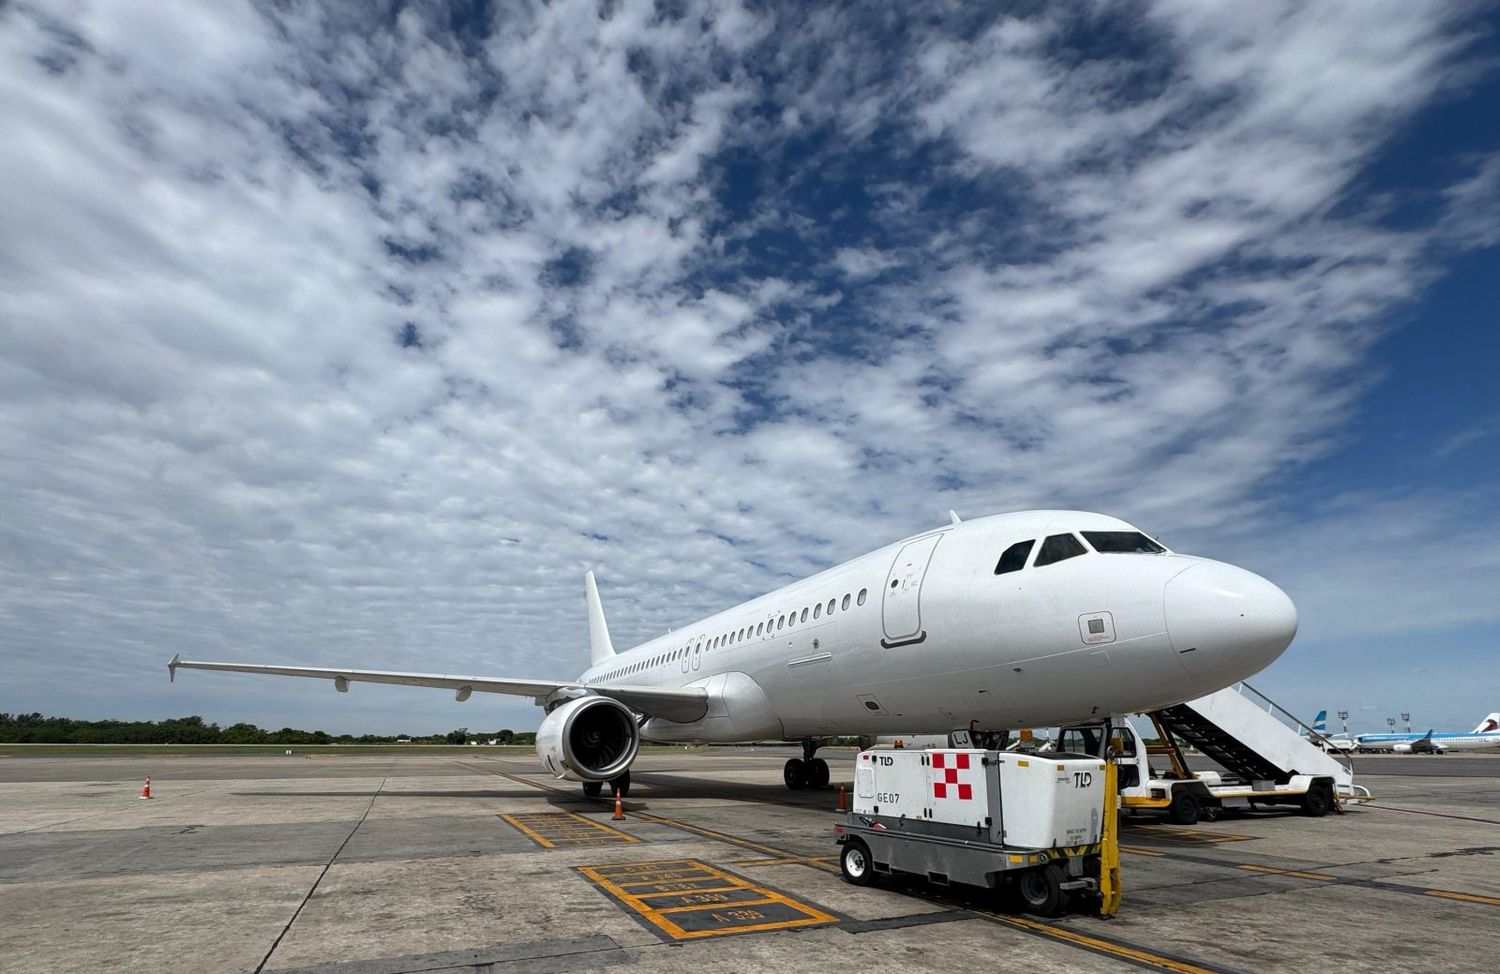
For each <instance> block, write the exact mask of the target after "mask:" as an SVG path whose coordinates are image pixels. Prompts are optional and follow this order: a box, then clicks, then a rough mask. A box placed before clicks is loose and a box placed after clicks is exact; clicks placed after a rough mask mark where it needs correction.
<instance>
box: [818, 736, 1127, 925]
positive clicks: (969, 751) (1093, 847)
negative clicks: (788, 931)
mask: <svg viewBox="0 0 1500 974" xmlns="http://www.w3.org/2000/svg"><path fill="white" fill-rule="evenodd" d="M854 768H855V772H854V801H853V805H852V810H851V811H849V812H848V814H847V816H846V817H845V818H844V820H843V821H842V822H841V823H840V824H838V825H837V826H835V829H834V833H835V838H836V840H837V842H838V843H839V846H840V854H839V864H840V868H841V871H842V872H843V875H844V879H845V880H847V881H848V882H850V883H853V884H854V885H856V886H865V885H869V884H870V883H872V882H875V881H876V880H877V878H880V877H889V876H894V875H897V874H905V875H910V876H916V877H921V878H923V879H926V880H927V881H928V882H931V883H934V884H937V885H943V886H946V885H948V884H950V883H962V884H966V885H970V886H979V887H985V888H989V889H1001V888H1004V889H1007V890H1009V891H1010V892H1011V893H1012V894H1013V896H1014V897H1015V898H1016V899H1018V900H1019V902H1020V905H1021V906H1022V907H1023V908H1025V909H1026V910H1028V911H1030V912H1032V913H1036V914H1039V915H1042V916H1055V915H1057V914H1058V913H1060V912H1062V911H1063V909H1064V908H1065V907H1066V905H1067V903H1068V901H1069V900H1070V898H1071V897H1073V896H1079V897H1086V898H1090V899H1096V900H1097V902H1098V904H1099V910H1100V912H1101V913H1102V914H1104V915H1111V914H1113V913H1114V912H1115V910H1116V909H1118V907H1119V902H1120V881H1119V851H1118V848H1117V846H1116V844H1115V842H1116V815H1117V802H1116V798H1115V790H1114V780H1113V779H1114V770H1115V769H1114V768H1113V767H1111V766H1109V765H1108V764H1106V762H1104V761H1102V760H1100V759H1099V758H1096V757H1091V756H1088V755H1085V754H1064V753H1058V752H1050V751H1049V752H1039V753H1034V754H1018V753H1014V752H1006V751H994V750H982V749H976V748H934V749H931V750H908V749H898V748H875V749H871V750H867V751H862V752H861V753H860V754H859V755H858V757H857V759H856V760H855V765H854Z"/></svg>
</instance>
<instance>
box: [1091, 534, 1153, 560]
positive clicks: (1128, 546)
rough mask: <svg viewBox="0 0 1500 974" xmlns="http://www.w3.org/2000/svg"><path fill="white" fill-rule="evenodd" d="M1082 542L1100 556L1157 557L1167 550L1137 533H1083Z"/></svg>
mask: <svg viewBox="0 0 1500 974" xmlns="http://www.w3.org/2000/svg"><path fill="white" fill-rule="evenodd" d="M1083 540H1085V541H1087V542H1088V543H1089V544H1090V545H1091V546H1093V549H1094V550H1095V551H1097V552H1099V553H1100V554H1101V555H1134V554H1141V555H1159V554H1162V553H1163V552H1165V551H1166V550H1167V549H1165V548H1163V547H1162V546H1161V545H1159V544H1157V543H1156V542H1155V541H1152V540H1151V539H1150V538H1148V537H1146V536H1145V535H1144V534H1141V533H1140V532H1139V531H1085V532H1083Z"/></svg>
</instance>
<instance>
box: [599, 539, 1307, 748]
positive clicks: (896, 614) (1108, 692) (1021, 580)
mask: <svg viewBox="0 0 1500 974" xmlns="http://www.w3.org/2000/svg"><path fill="white" fill-rule="evenodd" d="M1090 535H1093V536H1094V539H1095V540H1094V541H1093V542H1091V541H1090V540H1089V539H1090ZM1130 535H1134V536H1136V537H1140V538H1141V539H1142V542H1143V546H1146V547H1148V548H1155V547H1156V546H1155V545H1154V544H1152V543H1150V542H1149V541H1148V540H1146V539H1144V537H1143V536H1140V535H1139V533H1138V532H1137V531H1136V529H1135V528H1134V527H1132V526H1130V525H1129V524H1126V523H1125V522H1123V521H1120V520H1118V519H1116V518H1111V517H1106V516H1104V515H1099V514H1089V513H1083V512H1074V511H1033V512H1024V513H1019V514H1005V515H998V516H995V517H988V518H982V519H977V520H974V521H967V522H961V523H956V524H952V525H948V526H945V527H943V528H939V529H937V530H934V531H929V532H925V533H923V534H920V535H916V536H914V537H912V538H908V539H906V540H904V541H900V542H897V543H895V544H892V545H888V546H886V547H884V548H881V549H879V550H877V551H874V552H871V553H870V554H868V555H864V556H862V557H860V558H856V559H854V560H852V561H849V562H846V563H844V564H842V565H839V566H836V567H834V568H831V569H829V570H827V571H825V572H822V573H820V574H818V575H815V576H813V577H811V578H808V579H805V580H803V581H800V582H796V583H794V584H791V585H788V586H785V587H783V588H780V589H777V590H776V591H774V592H771V593H769V594H768V595H765V596H762V597H760V598H757V599H754V600H751V601H749V602H746V603H743V604H742V605H739V606H736V607H735V608H733V609H730V610H727V611H724V612H720V613H717V614H715V615H712V616H709V617H708V618H706V619H703V620H700V621H699V622H696V623H693V624H692V625H690V626H687V627H685V628H683V629H680V630H678V631H676V632H673V633H671V634H668V635H666V636H662V637H659V638H657V639H653V640H650V641H649V642H646V643H643V644H641V645H640V646H637V647H634V648H633V649H630V650H627V651H625V652H621V653H618V654H617V655H615V656H613V657H611V658H608V659H606V660H604V661H602V662H601V663H600V664H598V665H596V666H593V667H591V668H590V669H589V670H588V671H586V672H585V673H584V674H583V675H582V677H581V678H580V680H579V683H580V684H582V685H584V686H598V687H604V686H609V685H612V684H619V685H631V686H663V687H668V686H670V687H680V686H701V687H704V688H705V689H707V691H708V699H709V701H710V705H709V712H708V714H707V715H706V716H704V717H703V718H702V719H700V720H697V721H693V722H691V723H678V722H673V721H668V720H663V719H660V718H657V719H652V720H650V721H648V722H647V724H646V725H645V727H644V728H643V736H645V737H646V738H648V739H654V740H660V741H707V742H713V741H744V740H756V739H764V738H789V739H796V738H813V737H820V736H830V735H835V734H840V735H852V734H869V735H875V734H881V733H890V732H892V731H893V730H894V731H899V732H901V733H943V732H946V731H948V730H952V729H955V728H961V727H967V726H970V725H971V724H975V725H977V726H979V727H981V728H984V729H1003V728H1017V727H1030V726H1050V725H1057V724H1063V723H1068V722H1071V721H1076V720H1083V719H1087V718H1089V717H1093V716H1101V715H1108V714H1122V713H1133V712H1139V711H1145V710H1152V709H1156V708H1158V707H1163V706H1168V705H1171V704H1175V703H1178V702H1180V701H1182V700H1186V699H1190V698H1193V697H1197V696H1201V695H1203V694H1206V693H1209V692H1212V691H1214V690H1218V689H1221V688H1223V687H1225V686H1228V685H1230V684H1232V683H1234V682H1235V681H1237V680H1240V679H1243V678H1245V677H1247V676H1250V675H1252V674H1253V673H1255V672H1257V671H1259V670H1260V669H1262V668H1263V667H1264V666H1266V665H1267V664H1268V663H1270V662H1271V661H1272V660H1274V659H1275V658H1276V657H1277V656H1279V655H1280V654H1281V652H1282V651H1283V650H1284V649H1285V648H1286V646H1287V645H1288V644H1289V643H1290V641H1291V639H1292V636H1293V634H1294V633H1295V631H1296V624H1297V617H1296V611H1295V609H1294V608H1293V606H1292V603H1291V600H1290V599H1288V598H1287V597H1286V595H1285V594H1284V593H1282V592H1281V591H1280V590H1279V589H1278V588H1276V587H1275V586H1274V585H1272V584H1271V583H1270V582H1267V581H1266V580H1264V579H1262V578H1260V577H1259V576H1257V575H1254V574H1252V573H1250V572H1247V571H1244V570H1242V569H1239V568H1235V567H1233V566H1230V565H1226V564H1223V563H1220V562H1214V561H1210V560H1207V559H1202V558H1195V557H1190V556H1186V555H1179V554H1175V553H1172V552H1169V551H1166V550H1164V549H1162V550H1157V551H1148V552H1142V551H1137V550H1127V551H1120V552H1111V551H1108V550H1107V549H1109V548H1111V547H1120V546H1124V547H1126V548H1127V549H1129V548H1131V545H1130V542H1129V541H1128V536H1130ZM1062 536H1067V538H1068V540H1066V541H1049V539H1056V538H1061V537H1062ZM1027 541H1032V542H1034V544H1033V545H1032V546H1031V548H1030V549H1029V551H1027V552H1025V553H1024V556H1023V557H1022V558H1021V559H1020V560H1019V563H1017V561H1016V560H1015V559H1014V558H1012V560H1011V562H1010V564H1008V565H1002V563H1001V562H1002V556H1003V555H1005V554H1006V553H1007V552H1011V553H1012V555H1014V553H1015V549H1016V548H1018V547H1021V546H1022V544H1023V543H1024V542H1027ZM1096 549H1105V550H1096ZM1048 552H1050V553H1051V557H1050V558H1049V556H1048ZM1058 554H1063V555H1064V557H1060V558H1056V556H1057V555H1058ZM1052 558H1056V560H1052ZM1002 568H1009V569H1010V570H1005V571H1000V569H1002Z"/></svg>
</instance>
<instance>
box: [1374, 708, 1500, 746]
mask: <svg viewBox="0 0 1500 974" xmlns="http://www.w3.org/2000/svg"><path fill="white" fill-rule="evenodd" d="M1354 742H1355V743H1356V744H1357V745H1358V746H1359V749H1360V750H1361V751H1394V752H1396V753H1397V754H1442V753H1444V752H1445V751H1488V750H1494V749H1497V748H1500V713H1493V714H1490V715H1489V716H1487V717H1485V718H1484V719H1483V720H1481V721H1480V722H1479V726H1477V727H1475V728H1474V729H1473V730H1472V731H1471V732H1469V733H1467V734H1434V733H1433V732H1432V731H1430V730H1429V731H1428V732H1427V733H1425V734H1360V735H1358V736H1356V737H1355V738H1354Z"/></svg>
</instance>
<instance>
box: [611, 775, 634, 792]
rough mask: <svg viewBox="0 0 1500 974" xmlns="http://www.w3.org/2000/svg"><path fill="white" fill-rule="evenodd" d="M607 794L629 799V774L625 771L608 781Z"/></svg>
mask: <svg viewBox="0 0 1500 974" xmlns="http://www.w3.org/2000/svg"><path fill="white" fill-rule="evenodd" d="M609 793H610V794H611V795H618V796H619V797H621V798H629V797H630V772H629V771H626V772H625V773H623V774H621V775H620V776H619V777H618V778H611V779H609Z"/></svg>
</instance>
